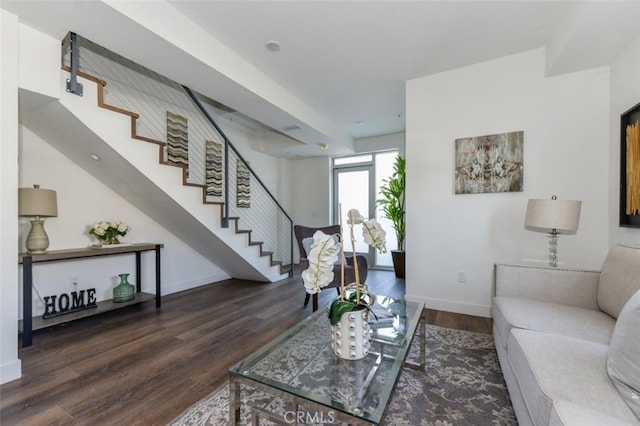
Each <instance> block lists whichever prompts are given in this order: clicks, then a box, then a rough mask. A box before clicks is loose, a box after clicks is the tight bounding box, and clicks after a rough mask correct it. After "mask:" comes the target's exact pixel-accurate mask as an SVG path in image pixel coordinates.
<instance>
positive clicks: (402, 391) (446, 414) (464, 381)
mask: <svg viewBox="0 0 640 426" xmlns="http://www.w3.org/2000/svg"><path fill="white" fill-rule="evenodd" d="M426 337H427V338H426V353H427V371H426V372H420V371H417V370H413V369H410V368H405V369H403V371H402V373H401V374H400V378H399V379H398V384H397V387H396V390H395V393H394V395H393V398H392V399H391V402H390V403H389V407H388V408H387V413H386V415H385V419H384V424H387V425H393V426H403V425H406V426H431V425H433V426H457V425H463V426H464V425H473V426H479V425H517V421H516V418H515V415H514V413H513V409H512V407H511V401H510V400H509V395H508V392H507V388H506V386H505V384H504V380H503V378H502V372H501V371H500V366H499V364H498V357H497V355H496V352H495V348H494V344H493V338H492V337H491V336H490V335H486V334H479V333H471V332H467V331H459V330H452V329H448V328H442V327H436V326H427V336H426ZM418 342H419V339H418V338H417V337H416V338H415V339H414V340H413V346H412V347H411V351H410V352H409V360H412V361H414V362H415V361H417V360H418V358H419V347H418V345H419V343H418ZM242 397H243V404H242V413H241V416H242V424H251V413H250V410H249V408H248V405H251V406H254V407H260V408H263V409H264V410H266V411H268V412H272V413H278V414H280V415H282V416H283V418H284V419H293V415H292V414H291V413H292V412H293V410H294V407H292V406H289V403H288V402H285V401H283V400H282V399H281V398H274V397H273V396H270V395H268V394H266V393H264V392H261V391H258V390H255V389H252V388H249V387H244V386H243V388H242ZM228 407H229V386H228V385H224V386H221V387H220V388H218V389H217V390H215V391H214V392H212V393H211V394H210V395H209V396H207V397H205V398H204V399H202V400H201V401H199V402H197V403H196V404H194V405H193V406H192V407H190V408H189V409H187V410H186V411H185V412H184V413H182V414H181V415H180V416H178V417H177V418H176V419H174V420H173V421H172V422H171V425H175V426H191V425H212V426H219V425H225V424H228V422H229V413H228ZM330 414H331V413H330V412H329V413H328V414H321V413H308V415H303V416H302V419H303V420H304V419H307V420H310V422H309V423H310V424H320V425H327V424H338V423H337V422H335V421H334V419H333V418H332V417H331V415H330ZM298 416H300V414H299V413H298ZM260 424H261V425H271V424H273V423H271V422H269V421H268V420H265V419H261V421H260ZM303 424H304V423H303Z"/></svg>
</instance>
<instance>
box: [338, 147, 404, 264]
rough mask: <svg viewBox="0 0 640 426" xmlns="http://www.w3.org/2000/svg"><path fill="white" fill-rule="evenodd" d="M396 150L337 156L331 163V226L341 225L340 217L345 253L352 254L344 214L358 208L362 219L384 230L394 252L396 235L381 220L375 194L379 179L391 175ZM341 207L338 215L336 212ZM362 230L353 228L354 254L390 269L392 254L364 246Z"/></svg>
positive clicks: (380, 181)
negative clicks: (376, 222)
mask: <svg viewBox="0 0 640 426" xmlns="http://www.w3.org/2000/svg"><path fill="white" fill-rule="evenodd" d="M396 155H397V152H396V151H392V152H382V153H375V154H373V153H372V154H364V155H356V156H351V157H340V158H335V159H334V160H333V206H334V214H333V217H334V223H340V216H342V218H341V219H342V222H341V223H342V225H343V226H342V229H343V233H345V234H346V235H343V238H344V240H343V241H345V243H346V245H345V250H346V253H350V252H351V250H352V249H351V243H350V241H351V237H350V235H349V227H348V226H347V212H348V211H349V210H350V209H357V210H358V211H359V212H360V214H362V216H363V217H365V218H376V220H377V221H378V222H380V223H381V224H382V227H383V228H384V229H385V231H387V249H388V250H391V249H395V246H396V241H395V233H394V231H393V228H392V227H391V222H390V221H389V220H388V219H383V218H382V215H381V213H380V211H378V210H377V208H376V205H375V200H376V195H377V194H378V192H379V191H380V186H381V185H382V180H383V179H387V178H389V177H390V176H391V173H393V161H394V159H395V156H396ZM340 207H341V212H340V211H339V209H340ZM360 228H361V227H359V226H358V227H356V230H355V231H356V232H355V235H354V237H355V241H356V243H355V248H356V253H357V254H362V255H364V256H366V257H367V261H368V263H369V265H370V266H373V267H382V268H387V267H392V266H393V263H392V260H391V254H390V253H389V252H387V253H385V254H380V253H378V252H377V250H373V249H371V248H370V247H369V246H368V245H367V244H365V242H364V240H363V238H362V229H360Z"/></svg>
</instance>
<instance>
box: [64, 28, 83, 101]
mask: <svg viewBox="0 0 640 426" xmlns="http://www.w3.org/2000/svg"><path fill="white" fill-rule="evenodd" d="M69 40H70V41H71V49H70V53H71V77H70V78H69V79H67V92H69V93H73V94H74V95H78V96H82V83H78V60H79V58H78V57H79V56H80V51H79V50H78V36H77V35H76V33H69Z"/></svg>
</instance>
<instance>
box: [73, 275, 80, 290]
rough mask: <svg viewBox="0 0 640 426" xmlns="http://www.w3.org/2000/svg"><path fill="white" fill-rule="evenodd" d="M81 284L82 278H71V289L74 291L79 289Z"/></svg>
mask: <svg viewBox="0 0 640 426" xmlns="http://www.w3.org/2000/svg"><path fill="white" fill-rule="evenodd" d="M79 283H80V278H78V277H73V278H71V287H73V288H74V290H75V289H76V288H77V287H78V284H79Z"/></svg>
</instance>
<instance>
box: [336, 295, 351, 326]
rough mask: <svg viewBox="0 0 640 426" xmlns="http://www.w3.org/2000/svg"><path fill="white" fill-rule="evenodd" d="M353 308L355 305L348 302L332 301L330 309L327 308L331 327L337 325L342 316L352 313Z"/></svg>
mask: <svg viewBox="0 0 640 426" xmlns="http://www.w3.org/2000/svg"><path fill="white" fill-rule="evenodd" d="M355 308H356V304H355V303H353V302H351V301H350V300H341V299H337V300H334V301H333V302H332V303H331V307H329V322H330V323H331V325H336V324H338V323H339V322H340V318H342V314H344V313H345V312H351V311H354V310H355Z"/></svg>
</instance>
